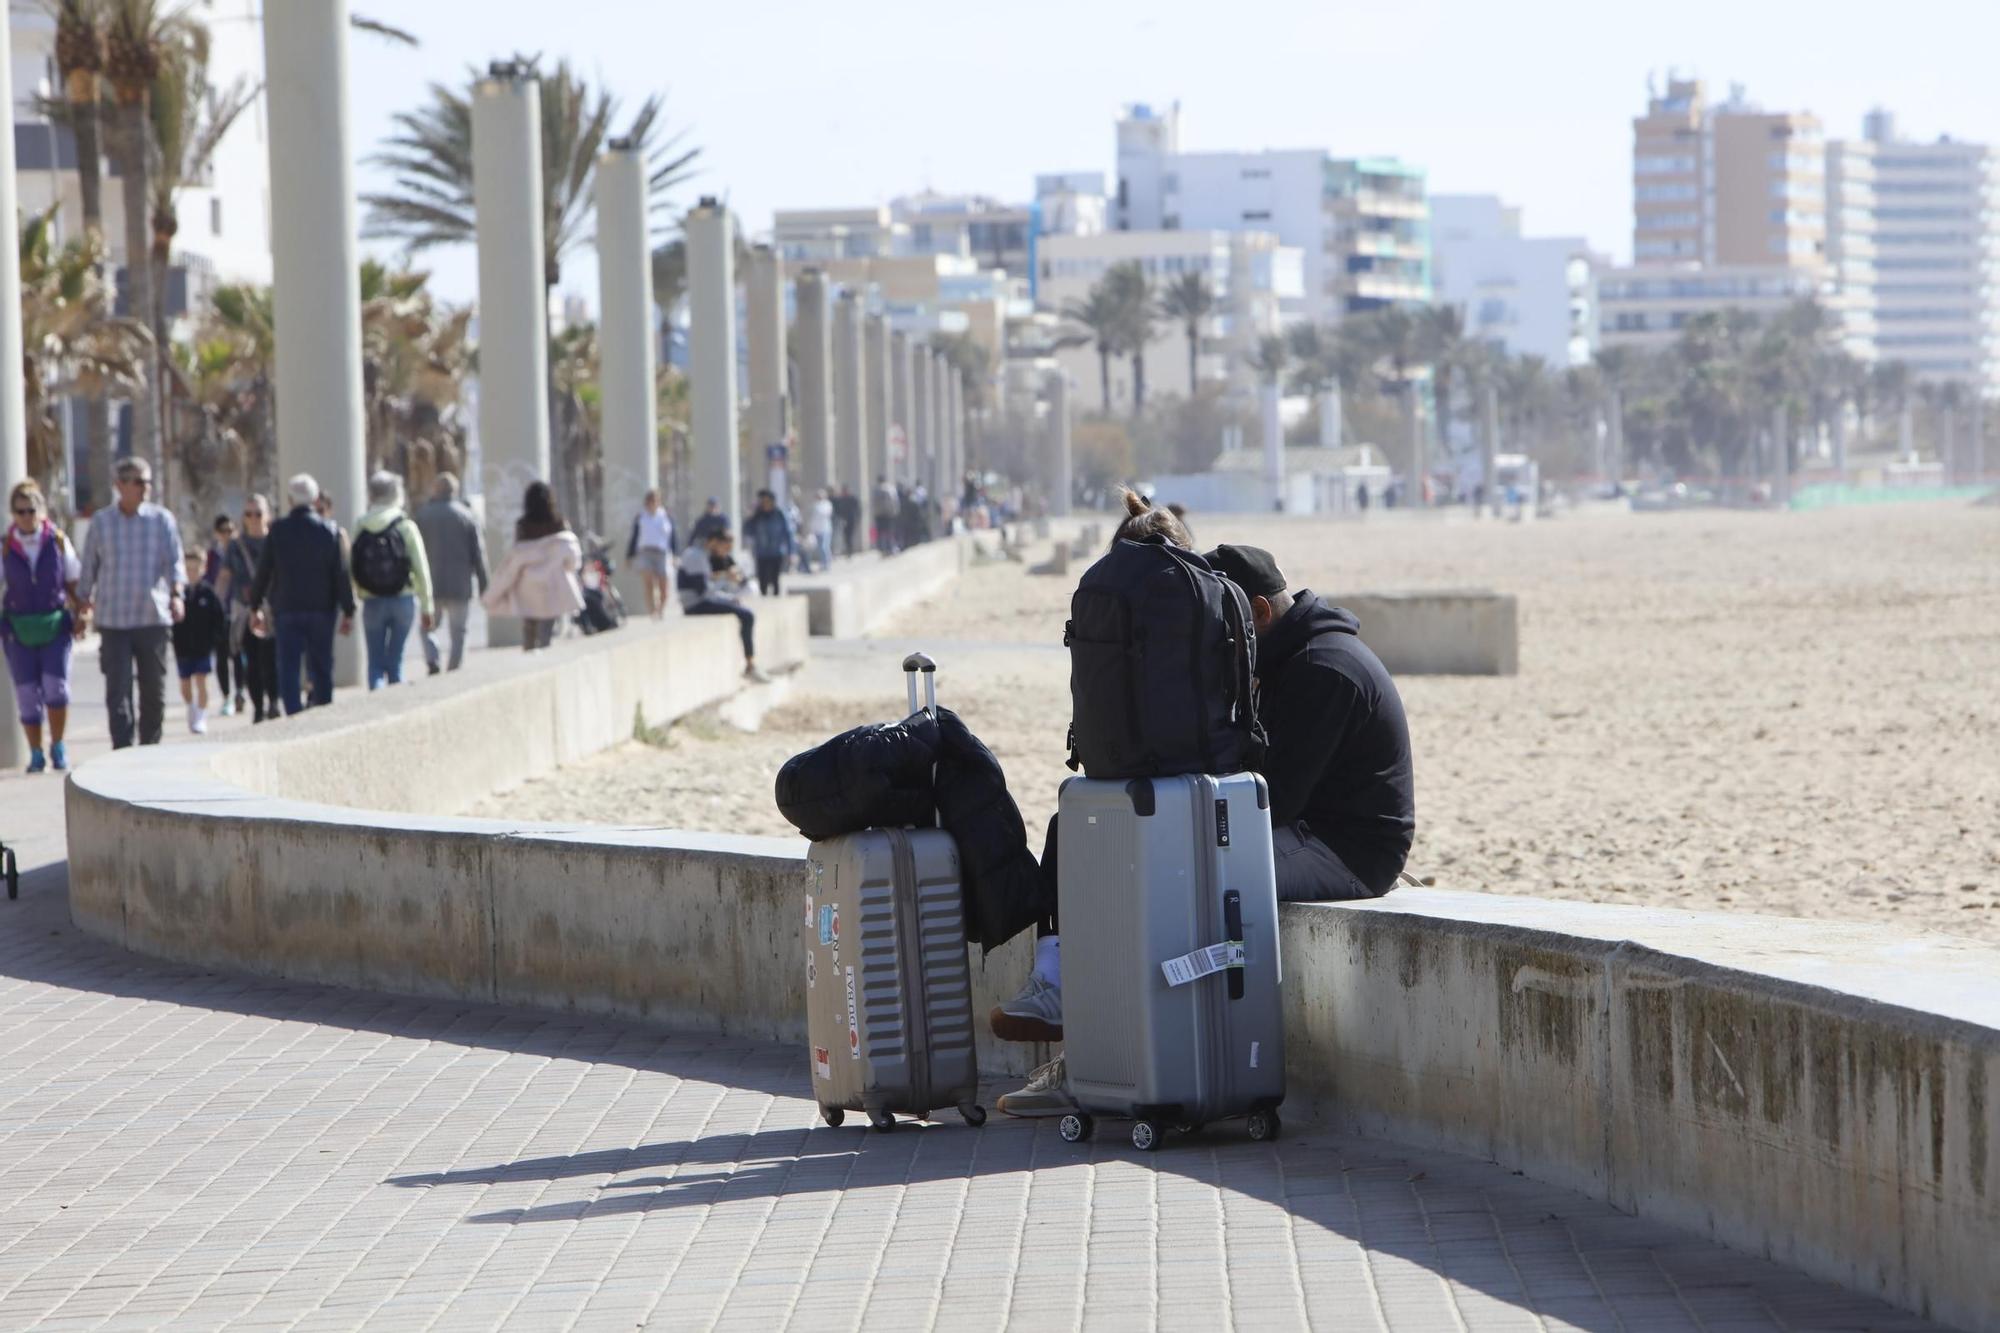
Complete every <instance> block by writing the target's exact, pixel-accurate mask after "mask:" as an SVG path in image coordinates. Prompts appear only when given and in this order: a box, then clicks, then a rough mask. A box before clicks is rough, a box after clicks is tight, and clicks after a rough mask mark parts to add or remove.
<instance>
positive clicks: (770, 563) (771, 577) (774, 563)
mask: <svg viewBox="0 0 2000 1333" xmlns="http://www.w3.org/2000/svg"><path fill="white" fill-rule="evenodd" d="M784 567H785V557H783V556H781V555H760V556H758V557H757V591H758V592H761V593H763V594H764V595H765V596H767V597H775V596H777V595H778V573H779V571H781V570H782V569H784Z"/></svg>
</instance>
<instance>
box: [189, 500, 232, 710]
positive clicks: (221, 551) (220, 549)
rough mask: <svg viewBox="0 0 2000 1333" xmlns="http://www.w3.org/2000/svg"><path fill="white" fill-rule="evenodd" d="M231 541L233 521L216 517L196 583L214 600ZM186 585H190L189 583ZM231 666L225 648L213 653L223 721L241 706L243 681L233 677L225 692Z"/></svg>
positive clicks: (230, 657)
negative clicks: (211, 592)
mask: <svg viewBox="0 0 2000 1333" xmlns="http://www.w3.org/2000/svg"><path fill="white" fill-rule="evenodd" d="M235 540H236V520H235V519H233V518H231V517H230V516H229V515H227V514H217V515H216V516H215V522H214V523H213V524H211V525H210V527H209V543H208V551H207V553H206V558H205V559H204V560H203V561H202V567H201V578H200V580H199V581H200V582H202V583H205V584H207V585H208V586H209V587H211V588H214V589H216V596H217V598H218V599H220V597H221V580H222V570H223V561H224V560H226V559H227V558H228V555H229V543H231V542H232V541H235ZM190 582H193V581H192V580H191V581H190ZM190 596H192V590H190ZM223 615H224V618H225V624H226V623H227V616H228V604H227V603H226V602H225V603H224V605H223ZM235 665H236V662H235V655H234V654H233V653H231V652H230V651H229V649H228V647H227V646H226V645H225V646H223V647H222V648H220V649H218V650H217V651H216V654H215V687H216V689H217V691H218V692H219V693H220V694H221V695H222V715H223V716H224V717H228V716H230V715H231V714H232V713H234V712H236V710H237V709H239V708H241V707H242V706H243V680H242V677H241V676H240V675H237V681H236V692H235V693H234V694H231V693H230V691H229V678H230V676H232V675H236V673H235V672H234V671H233V670H232V668H233V667H235Z"/></svg>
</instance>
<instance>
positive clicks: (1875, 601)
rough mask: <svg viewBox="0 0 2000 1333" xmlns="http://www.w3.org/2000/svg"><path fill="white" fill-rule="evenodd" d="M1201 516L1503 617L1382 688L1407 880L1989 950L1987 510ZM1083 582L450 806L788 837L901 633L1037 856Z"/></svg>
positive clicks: (912, 623)
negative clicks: (1492, 601) (1495, 648)
mask: <svg viewBox="0 0 2000 1333" xmlns="http://www.w3.org/2000/svg"><path fill="white" fill-rule="evenodd" d="M1195 522H1196V536H1197V538H1198V539H1200V541H1201V542H1202V543H1203V544H1207V543H1211V542H1215V541H1223V540H1233V541H1241V542H1249V543H1253V544H1258V545H1263V546H1266V547H1268V548H1269V549H1270V550H1271V551H1272V552H1273V553H1274V554H1275V555H1276V556H1277V557H1278V559H1279V561H1280V563H1281V564H1282V565H1283V567H1284V569H1285V571H1286V573H1287V575H1288V576H1289V578H1290V579H1291V581H1292V582H1293V584H1294V585H1295V586H1296V585H1305V586H1309V587H1311V588H1313V589H1315V590H1316V591H1319V592H1321V593H1322V594H1323V595H1328V596H1330V597H1331V599H1332V600H1335V601H1338V600H1339V595H1340V594H1341V592H1342V591H1344V590H1346V591H1356V592H1358V591H1392V590H1398V589H1420V588H1444V587H1459V588H1463V587H1486V588H1493V589H1496V590H1499V591H1503V592H1510V593H1513V594H1515V595H1516V596H1517V597H1518V598H1519V599H1520V608H1521V673H1520V675H1518V676H1516V677H1513V678H1475V677H1413V678H1407V679H1404V680H1401V681H1399V685H1400V688H1401V690H1402V693H1403V698H1404V701H1405V704H1406V706H1407V709H1408V712H1409V716H1410V724H1411V732H1412V741H1413V745H1414V748H1415V754H1416V774H1417V839H1416V846H1415V850H1414V852H1413V853H1412V856H1411V869H1412V870H1413V871H1415V872H1417V873H1419V874H1422V875H1425V876H1433V877H1435V879H1436V882H1437V883H1439V884H1440V885H1445V886H1449V887H1454V888H1465V889H1479V890H1486V891H1490V892H1496V893H1516V894H1530V895H1539V896H1546V897H1559V898H1573V899H1587V900H1592V901H1604V902H1621V903H1633V904H1650V905H1660V906H1686V907H1702V908H1712V907H1718V906H1721V907H1735V908H1739V909H1741V910H1745V911H1756V912H1765V913H1775V914H1779V915H1788V916H1803V917H1835V918H1859V919H1865V920H1873V921H1880V922H1883V923H1884V924H1887V925H1893V926H1894V927H1895V928H1896V929H1898V930H1904V931H1918V930H1938V931H1947V932H1951V933H1955V934H1960V935H1968V936H1975V937H1981V938H1984V939H1988V940H2000V510H1996V509H1994V508H1991V507H1985V508H1976V507H1971V506H1966V505H1963V504H1895V505H1881V506H1874V507H1867V508H1855V509H1845V510H1831V511H1822V512H1819V513H1811V514H1751V513H1728V512H1686V513H1674V514H1659V515H1625V514H1611V513H1604V514H1572V515H1566V516H1564V517H1562V518H1559V519H1554V520H1547V521H1543V522H1538V523H1530V524H1524V525H1516V524H1496V523H1492V522H1483V523H1482V522H1475V521H1472V520H1469V519H1466V518H1464V517H1463V516H1452V517H1450V518H1435V517H1432V518H1425V519H1413V518H1411V517H1408V516H1397V515H1389V516H1377V517H1376V518H1372V519H1371V520H1369V521H1367V522H1363V523H1322V522H1311V521H1305V520H1288V519H1265V518H1257V519H1251V518H1244V519H1223V518H1215V519H1212V520H1207V521H1204V520H1202V519H1201V518H1200V517H1199V516H1197V517H1196V520H1195ZM1040 554H1042V552H1040V551H1037V552H1031V555H1033V556H1034V557H1035V558H1039V556H1040ZM1073 584H1074V576H1072V577H1070V578H1066V579H1057V578H1049V577H1035V576H1032V575H1029V574H1028V573H1026V572H1025V570H1024V568H1023V567H1022V566H1021V565H1018V564H998V565H992V566H987V567H984V568H979V569H975V570H973V571H971V572H970V573H969V574H968V575H967V576H966V577H965V578H964V579H962V580H961V581H960V583H959V584H958V586H957V587H956V588H955V589H954V590H953V591H952V592H951V593H950V594H949V595H947V596H944V597H941V598H938V599H936V600H934V601H932V602H930V603H927V604H925V605H923V606H921V607H918V608H915V609H913V610H912V611H910V612H909V613H908V614H906V615H904V616H902V617H900V618H899V619H898V620H897V621H896V622H895V623H894V624H891V625H888V626H886V627H884V628H883V629H882V630H881V632H879V633H878V634H877V635H875V636H874V637H873V638H872V639H870V640H865V641H854V642H844V643H835V644H826V643H825V642H824V641H815V644H814V649H815V659H814V661H813V663H812V664H811V665H810V666H809V667H807V668H806V669H805V670H803V671H801V672H799V673H798V674H797V675H796V676H795V677H794V678H792V679H791V680H790V681H788V682H787V683H786V684H785V686H784V687H783V688H782V689H781V691H779V693H780V694H781V695H782V698H781V699H779V701H778V702H777V703H776V704H775V706H774V707H772V708H771V710H770V711H769V713H768V714H767V715H766V716H765V717H764V718H763V719H762V721H761V725H760V727H759V729H758V730H757V731H755V732H751V733H745V732H742V731H740V730H738V729H736V728H735V727H732V726H730V725H729V724H727V723H725V722H723V721H722V720H720V719H719V718H716V717H713V716H704V717H697V718H692V719H687V720H684V721H683V722H681V723H679V724H677V725H675V726H673V727H671V728H668V729H666V731H665V733H664V735H663V736H660V737H657V738H656V742H657V743H654V744H643V743H638V742H635V743H632V744H629V745H625V746H621V747H619V748H618V749H615V750H612V751H608V752H606V753H604V754H601V755H598V756H596V757H594V758H593V759H591V760H589V761H588V762H586V763H583V764H579V765H574V766H572V767H570V768H567V769H565V770H563V771H562V772H560V773H558V774H554V775H551V776H549V777H547V778H543V779H539V780H537V781H535V782H532V783H529V784H526V785H524V786H522V787H519V788H516V789H514V790H512V791H508V792H504V793H499V794H496V795H495V796H493V797H491V798H489V799H487V800H486V801H484V802H482V803H480V804H479V805H478V806H477V807H475V808H474V809H473V810H470V811H467V813H471V814H485V815H500V816H507V817H515V818H537V819H592V820H598V821H601V822H606V823H612V822H621V823H622V822H647V823H663V824H671V825H675V826H680V827H688V828H709V829H721V830H728V831H733V832H744V833H770V834H789V833H790V832H791V830H790V829H789V828H788V827H787V826H786V825H785V823H784V821H783V820H782V819H781V818H780V817H779V816H778V814H777V811H776V810H775V808H774V807H773V805H772V799H771V790H772V779H773V776H774V775H775V773H776V771H777V768H778V766H779V765H780V764H781V763H782V762H783V761H784V760H785V758H786V757H788V756H789V755H791V754H792V753H794V752H796V751H797V750H799V749H802V748H804V747H806V746H808V745H811V744H813V743H815V742H817V741H819V740H821V739H823V738H824V737H826V736H827V735H830V734H832V733H833V732H835V731H838V730H841V729H843V728H846V727H849V726H853V725H855V724H857V723H860V722H865V721H871V720H877V719H880V718H884V717H888V716H891V715H894V714H899V713H900V712H901V711H902V706H903V705H902V700H901V697H900V678H899V675H898V672H897V662H898V661H899V659H900V657H901V654H902V653H903V652H904V651H906V650H907V649H908V648H909V647H912V646H918V645H921V646H924V647H926V648H928V649H929V650H930V651H932V652H933V654H934V655H935V656H936V657H937V658H938V660H939V662H940V664H941V671H940V694H941V699H942V702H944V703H946V704H948V705H950V706H951V707H954V708H956V709H957V710H958V711H959V712H960V713H962V714H963V715H964V717H965V718H966V720H967V722H968V723H969V724H970V725H971V726H972V728H973V729H974V730H975V731H976V732H978V733H979V734H980V735H981V736H982V737H983V738H985V740H986V741H987V743H988V744H989V745H990V746H992V748H993V750H994V752H995V753H996V754H997V755H998V756H999V758H1000V760H1001V762H1002V764H1003V765H1004V766H1005V768H1006V770H1007V774H1008V781H1009V785H1010V786H1011V787H1012V788H1013V790H1014V792H1015V794H1016V798H1017V800H1018V801H1019V803H1020V805H1021V809H1022V813H1023V815H1024V817H1025V818H1026V820H1027V824H1028V827H1029V829H1030V830H1031V834H1030V836H1031V839H1032V840H1033V841H1034V842H1035V843H1036V845H1037V846H1039V840H1040V828H1041V825H1042V824H1043V823H1044V822H1045V821H1046V820H1047V818H1048V816H1049V815H1050V814H1051V813H1052V812H1053V810H1054V804H1055V792H1056V786H1057V784H1058V783H1059V782H1060V780H1061V778H1062V777H1063V775H1064V773H1065V771H1066V770H1065V769H1064V768H1063V765H1062V759H1063V753H1064V752H1063V735H1064V729H1065V726H1066V725H1067V722H1068V718H1069V696H1068V659H1067V656H1066V654H1065V653H1064V652H1063V650H1062V647H1061V638H1062V622H1063V619H1064V616H1065V613H1066V609H1067V605H1068V599H1069V593H1070V591H1071V588H1072V586H1073ZM1361 629H1362V636H1363V638H1364V639H1365V638H1366V637H1367V631H1368V626H1367V625H1366V623H1364V624H1363V625H1362V627H1361Z"/></svg>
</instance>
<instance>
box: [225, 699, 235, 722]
mask: <svg viewBox="0 0 2000 1333" xmlns="http://www.w3.org/2000/svg"><path fill="white" fill-rule="evenodd" d="M235 713H236V701H235V700H234V699H231V698H230V697H229V696H228V695H224V696H223V697H222V715H223V716H224V717H232V716H234V715H235Z"/></svg>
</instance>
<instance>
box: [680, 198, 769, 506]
mask: <svg viewBox="0 0 2000 1333" xmlns="http://www.w3.org/2000/svg"><path fill="white" fill-rule="evenodd" d="M684 230H685V232H686V234H687V257H688V380H689V383H688V396H689V403H688V416H689V417H690V418H691V420H690V434H691V435H692V437H693V438H692V440H691V441H690V444H691V446H692V448H693V451H694V458H693V464H694V466H693V468H692V469H691V475H692V476H693V478H694V494H692V495H685V496H678V497H676V505H677V507H676V509H675V511H674V518H675V520H676V522H678V523H679V524H680V529H681V531H682V532H686V531H688V530H689V528H690V526H691V525H692V524H693V522H694V516H695V515H696V514H699V513H700V512H701V509H702V506H703V505H704V504H705V503H706V502H707V500H708V497H710V496H714V497H715V498H716V499H717V500H718V501H720V502H721V504H722V512H723V513H725V514H727V515H728V516H729V521H730V524H731V525H732V526H733V527H738V528H740V527H741V526H742V519H743V467H742V463H741V461H740V460H739V459H738V457H737V440H736V278H735V250H734V246H735V235H734V226H733V224H732V223H731V221H730V217H729V212H728V210H727V209H725V208H723V207H722V205H721V204H719V203H717V202H716V201H715V199H714V198H713V197H709V196H704V197H703V198H702V200H701V202H700V203H698V204H696V205H695V207H694V210H693V211H692V212H690V213H689V214H688V215H687V221H686V223H685V224H684ZM756 443H758V444H759V447H760V448H761V446H762V444H764V443H774V441H759V442H756Z"/></svg>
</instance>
